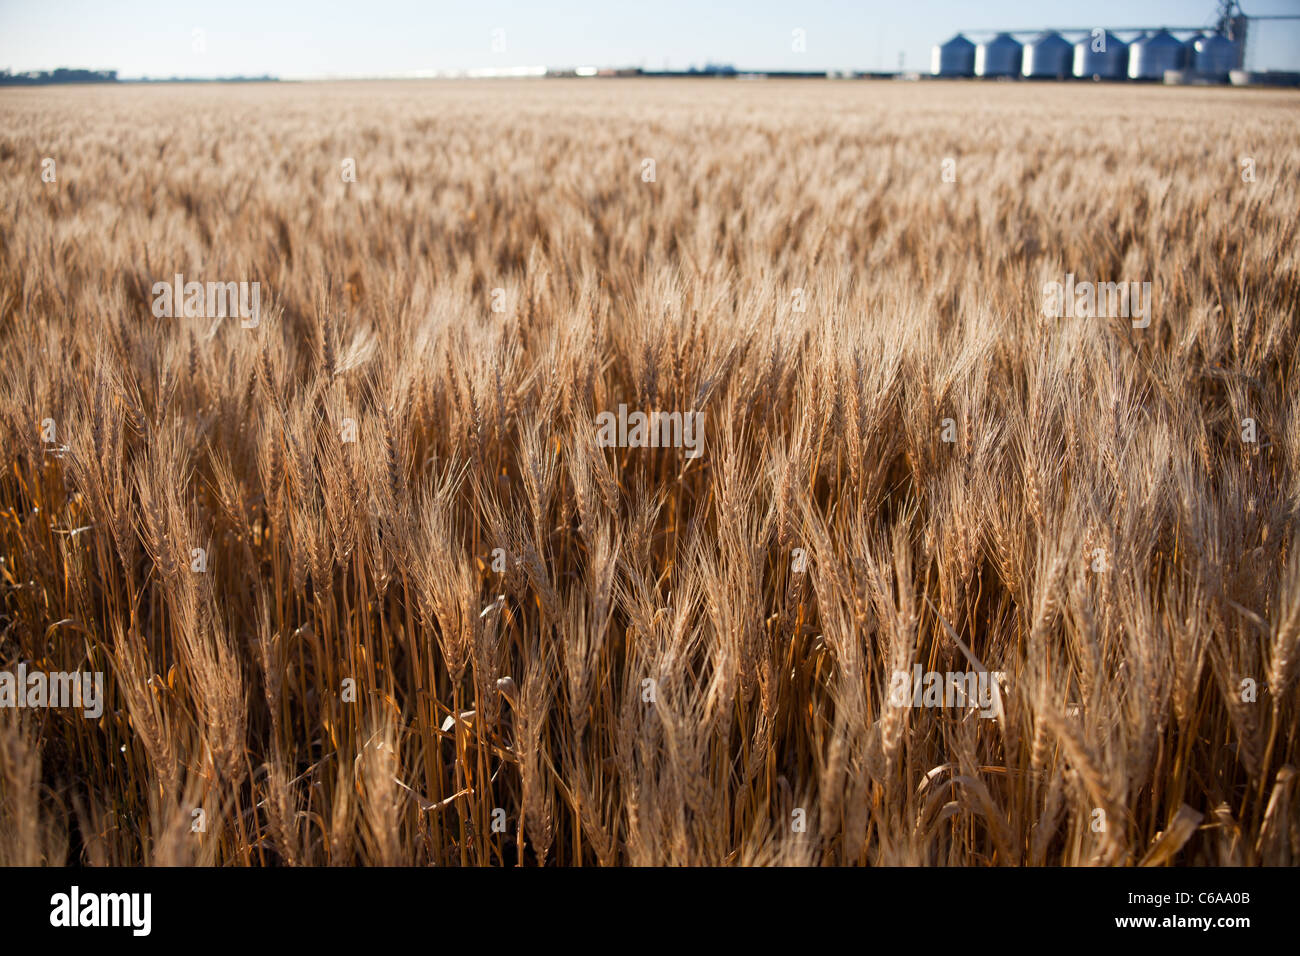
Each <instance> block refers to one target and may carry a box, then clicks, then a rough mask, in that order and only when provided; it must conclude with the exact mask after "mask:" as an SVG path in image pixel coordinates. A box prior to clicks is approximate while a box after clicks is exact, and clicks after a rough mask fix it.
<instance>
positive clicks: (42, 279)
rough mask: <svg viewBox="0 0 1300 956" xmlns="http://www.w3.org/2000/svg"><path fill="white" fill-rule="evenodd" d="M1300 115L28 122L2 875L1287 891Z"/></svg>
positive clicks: (532, 101) (683, 103)
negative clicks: (1099, 882)
mask: <svg viewBox="0 0 1300 956" xmlns="http://www.w3.org/2000/svg"><path fill="white" fill-rule="evenodd" d="M1298 119H1300V99H1298V98H1297V97H1296V96H1295V95H1294V94H1290V93H1281V92H1267V91H1243V90H1198V89H1167V88H1129V87H1123V88H1120V87H1106V86H1100V85H1095V84H1078V85H1070V86H1061V85H1054V84H1053V85H1032V84H1014V85H1013V84H976V83H966V84H961V83H937V82H935V83H912V84H908V83H888V82H841V83H836V82H830V81H826V82H823V81H806V82H778V81H767V82H743V81H718V80H681V81H648V80H630V79H629V80H589V81H582V80H576V81H565V80H535V81H480V82H472V81H465V82H452V81H445V82H423V83H414V82H413V83H370V84H361V83H356V84H301V85H288V84H281V85H237V86H220V85H201V86H152V87H135V88H130V87H127V88H95V87H84V88H76V87H67V88H62V89H30V90H5V91H3V92H0V347H2V348H3V367H2V368H0V380H2V381H3V386H2V392H0V466H3V473H2V474H0V560H2V561H3V563H2V564H0V592H2V593H3V610H2V612H0V614H2V617H0V670H3V671H7V672H11V673H17V672H18V670H19V668H20V666H21V667H22V668H23V669H24V672H26V673H30V672H42V673H51V674H53V673H99V674H102V675H103V691H102V698H103V699H102V701H101V703H102V714H101V715H99V716H98V717H90V716H87V715H86V713H84V712H83V710H78V709H73V708H69V707H53V706H49V707H23V706H5V707H0V863H3V864H9V865H14V864H20V865H36V864H54V865H62V864H69V863H85V864H93V865H127V864H145V865H168V864H198V865H250V866H272V865H275V866H279V865H327V864H328V865H425V864H433V865H461V866H463V865H509V866H514V865H523V866H537V865H551V866H555V865H559V866H565V865H769V864H802V865H841V864H853V865H903V864H906V865H993V866H1004V865H1049V866H1056V865H1138V864H1143V865H1294V864H1297V863H1300V793H1298V792H1297V790H1298V784H1297V776H1296V769H1295V765H1296V761H1297V745H1298V736H1300V685H1298V684H1297V669H1298V666H1300V555H1297V553H1296V551H1297V546H1298V545H1300V537H1298V534H1300V427H1297V425H1296V421H1297V416H1298V415H1300V367H1298V366H1297V331H1298V330H1300V318H1298V314H1300V263H1298V262H1297V228H1298V226H1297V222H1298V217H1297V216H1296V210H1297V208H1298V207H1300V191H1298V190H1300V187H1297V180H1298V177H1300V123H1298V122H1297V120H1298ZM46 160H50V161H52V162H50V163H46V162H45V161H46ZM647 161H649V162H647ZM349 162H350V163H351V168H352V170H353V172H354V174H355V175H354V176H353V177H352V178H353V179H354V180H355V181H345V180H346V179H347V176H348V163H349ZM46 169H48V170H49V175H48V176H47V175H43V172H44V171H45V170H46ZM177 275H183V276H184V277H185V280H186V281H190V280H198V281H205V280H206V281H210V282H221V283H226V282H234V283H253V282H256V283H257V284H258V290H259V292H258V294H259V296H260V298H259V308H260V311H259V313H258V316H257V320H256V321H255V322H247V321H241V320H240V316H239V315H234V316H228V317H221V316H214V315H213V314H211V312H210V310H209V311H204V309H203V308H200V309H199V310H198V311H199V312H201V313H202V314H198V315H190V314H186V310H185V309H184V308H182V307H181V304H180V302H179V297H178V301H177V303H176V304H175V308H174V309H172V310H171V311H172V312H173V313H174V314H173V315H170V316H169V315H166V314H164V315H159V307H158V295H159V292H158V291H157V289H158V287H157V284H158V283H162V284H164V285H166V284H170V283H172V282H173V279H174V277H175V276H177ZM1066 276H1072V277H1077V278H1079V279H1088V278H1093V279H1096V280H1098V281H1114V282H1121V281H1123V282H1130V281H1131V282H1150V283H1151V287H1150V288H1151V297H1150V315H1149V323H1148V324H1146V325H1142V324H1141V323H1138V322H1136V321H1129V320H1128V319H1127V318H1090V317H1076V316H1070V317H1063V318H1052V319H1049V318H1045V317H1044V314H1043V300H1044V291H1043V290H1044V287H1045V284H1046V283H1050V282H1053V281H1065V278H1066ZM620 405H623V406H626V408H627V409H632V410H640V411H643V412H652V411H658V412H663V413H670V414H671V413H681V414H682V415H692V414H694V415H698V421H699V422H700V424H701V434H700V436H699V438H700V442H699V447H698V449H696V451H695V452H692V451H691V450H690V449H689V448H687V447H635V442H632V441H629V442H625V443H619V444H615V445H614V446H612V447H607V443H604V442H602V441H601V440H599V435H598V430H597V427H596V425H595V422H596V421H597V417H598V416H599V415H601V413H602V412H613V411H616V410H617V409H618V408H619V406H620ZM920 671H923V672H925V673H927V674H929V673H939V674H951V673H968V674H972V675H975V676H977V677H979V678H980V679H984V678H988V679H989V680H991V681H994V682H995V683H994V685H993V686H996V688H997V689H998V690H997V694H996V702H995V704H994V705H993V706H992V707H991V708H988V710H987V712H986V711H982V710H980V709H978V708H976V707H973V706H970V701H969V700H966V701H964V702H963V701H960V700H959V701H956V702H954V701H947V702H946V703H947V704H948V706H910V705H908V706H900V705H897V703H896V702H895V701H893V700H892V699H891V686H892V685H893V683H894V678H895V675H898V674H905V675H908V678H907V680H908V681H909V682H910V680H911V677H910V675H911V674H912V673H914V672H920ZM993 673H996V674H997V675H999V676H997V677H989V675H990V674H993ZM19 690H21V687H19ZM29 700H30V698H29ZM0 703H3V700H0ZM913 703H915V702H913Z"/></svg>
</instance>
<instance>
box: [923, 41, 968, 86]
mask: <svg viewBox="0 0 1300 956" xmlns="http://www.w3.org/2000/svg"><path fill="white" fill-rule="evenodd" d="M930 72H931V73H933V74H934V75H935V76H974V75H975V44H974V43H971V42H970V40H967V39H966V38H965V37H964V36H962V35H961V34H960V33H958V34H957V35H956V36H955V37H953V38H952V39H951V40H949V41H948V42H947V43H941V44H939V45H937V46H936V47H935V48H934V53H933V55H932V56H931V57H930Z"/></svg>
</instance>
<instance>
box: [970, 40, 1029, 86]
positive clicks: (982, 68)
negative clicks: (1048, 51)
mask: <svg viewBox="0 0 1300 956" xmlns="http://www.w3.org/2000/svg"><path fill="white" fill-rule="evenodd" d="M1023 54H1024V47H1022V46H1021V45H1020V44H1019V42H1017V40H1016V39H1015V37H1013V36H1012V35H1011V34H1010V33H999V34H998V35H997V36H995V37H994V38H993V39H992V40H986V41H985V42H983V43H981V44H980V45H979V46H977V47H976V48H975V75H976V76H1016V75H1018V74H1019V73H1020V61H1021V57H1022V56H1023Z"/></svg>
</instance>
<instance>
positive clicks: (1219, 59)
mask: <svg viewBox="0 0 1300 956" xmlns="http://www.w3.org/2000/svg"><path fill="white" fill-rule="evenodd" d="M1240 59H1241V57H1240V51H1239V49H1238V47H1237V44H1236V43H1234V42H1233V41H1232V40H1229V39H1228V38H1227V37H1225V36H1224V35H1223V34H1222V33H1212V34H1210V35H1209V36H1207V37H1201V38H1200V39H1199V40H1197V41H1196V61H1195V64H1194V68H1195V70H1196V72H1197V73H1200V74H1202V75H1204V76H1227V75H1228V72H1229V71H1230V70H1235V69H1237V67H1239V66H1241V63H1240Z"/></svg>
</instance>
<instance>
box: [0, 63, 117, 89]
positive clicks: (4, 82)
mask: <svg viewBox="0 0 1300 956" xmlns="http://www.w3.org/2000/svg"><path fill="white" fill-rule="evenodd" d="M116 82H117V70H69V69H65V68H64V67H59V68H58V69H57V70H29V71H28V72H26V73H10V72H9V71H8V70H0V86H43V85H45V84H47V83H116Z"/></svg>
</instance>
